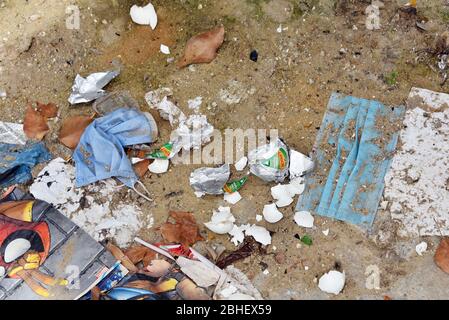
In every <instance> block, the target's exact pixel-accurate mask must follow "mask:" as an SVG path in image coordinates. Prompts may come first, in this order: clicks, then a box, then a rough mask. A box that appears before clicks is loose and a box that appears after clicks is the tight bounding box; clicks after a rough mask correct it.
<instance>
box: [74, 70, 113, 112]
mask: <svg viewBox="0 0 449 320" xmlns="http://www.w3.org/2000/svg"><path fill="white" fill-rule="evenodd" d="M119 74H120V71H119V70H111V71H106V72H97V73H92V74H91V75H89V76H88V77H86V78H83V77H81V76H80V75H79V74H78V75H76V77H75V83H74V84H73V86H72V93H71V94H70V97H69V99H68V100H69V102H70V104H72V105H73V104H78V103H87V102H90V101H93V100H95V99H98V98H100V97H102V96H104V95H105V94H106V91H104V90H103V87H105V86H106V85H107V84H108V83H109V82H111V81H112V80H113V79H114V78H116V77H117V76H118V75H119Z"/></svg>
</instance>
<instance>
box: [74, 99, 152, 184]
mask: <svg viewBox="0 0 449 320" xmlns="http://www.w3.org/2000/svg"><path fill="white" fill-rule="evenodd" d="M154 125H155V122H154V123H151V122H150V121H149V120H148V117H147V116H146V115H145V114H144V113H142V112H140V111H137V110H134V109H126V108H122V109H118V110H115V111H114V112H112V113H110V114H108V115H106V116H104V117H101V118H98V119H96V120H95V121H94V122H92V124H90V125H89V127H87V128H86V130H85V131H84V133H83V135H82V136H81V139H80V143H79V144H78V147H77V148H76V150H75V153H74V155H73V159H74V160H75V163H76V185H77V187H81V186H85V185H88V184H90V183H93V182H95V181H98V180H104V179H107V178H111V177H116V178H118V179H119V180H120V181H121V182H122V183H124V184H125V185H126V186H128V187H130V188H133V187H134V185H135V184H136V182H137V181H138V177H137V175H136V174H135V173H134V170H133V168H132V164H131V161H130V160H129V158H128V157H127V155H126V153H125V150H124V147H125V146H131V145H135V144H142V143H151V142H153V141H154V140H155V138H156V137H155V136H154V132H155V130H156V129H155V128H153V126H154Z"/></svg>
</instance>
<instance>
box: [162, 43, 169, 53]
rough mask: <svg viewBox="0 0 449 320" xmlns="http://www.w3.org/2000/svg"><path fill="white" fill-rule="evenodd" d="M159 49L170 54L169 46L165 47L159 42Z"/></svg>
mask: <svg viewBox="0 0 449 320" xmlns="http://www.w3.org/2000/svg"><path fill="white" fill-rule="evenodd" d="M160 50H161V52H162V53H163V54H170V48H169V47H167V46H166V45H165V44H161V48H160Z"/></svg>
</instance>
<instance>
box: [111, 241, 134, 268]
mask: <svg viewBox="0 0 449 320" xmlns="http://www.w3.org/2000/svg"><path fill="white" fill-rule="evenodd" d="M106 249H108V250H109V251H110V252H111V253H112V255H113V256H114V258H116V259H117V260H119V261H120V262H121V263H122V264H123V266H124V267H125V268H126V269H128V270H129V271H130V272H134V273H136V272H137V271H138V269H137V267H136V266H135V265H134V263H132V261H131V260H130V259H129V258H128V257H127V256H126V255H125V254H124V253H123V251H122V250H121V249H120V248H119V247H117V246H114V245H113V244H112V243H110V242H109V243H108V244H107V245H106Z"/></svg>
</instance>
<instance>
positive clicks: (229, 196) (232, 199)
mask: <svg viewBox="0 0 449 320" xmlns="http://www.w3.org/2000/svg"><path fill="white" fill-rule="evenodd" d="M240 200H242V196H241V195H240V193H239V192H238V191H236V192H233V193H225V194H224V201H226V202H229V203H230V204H236V203H237V202H239V201H240Z"/></svg>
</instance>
